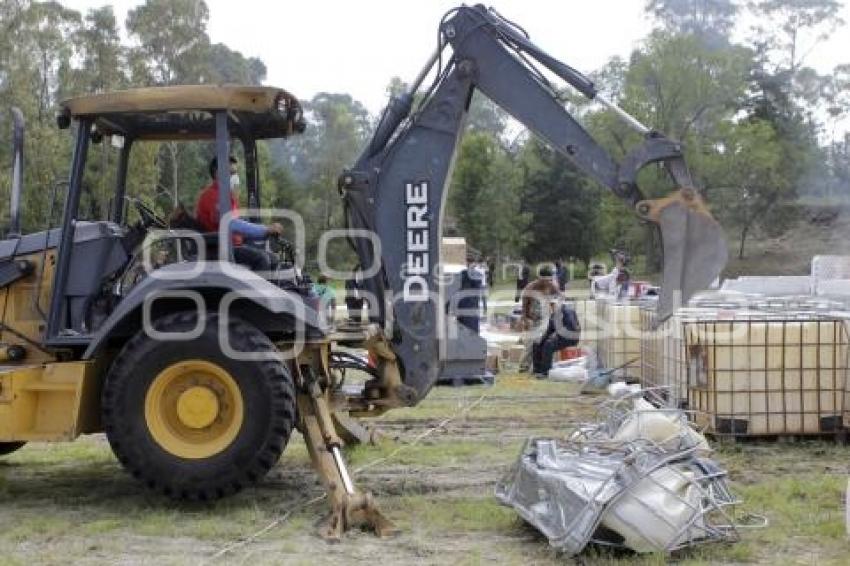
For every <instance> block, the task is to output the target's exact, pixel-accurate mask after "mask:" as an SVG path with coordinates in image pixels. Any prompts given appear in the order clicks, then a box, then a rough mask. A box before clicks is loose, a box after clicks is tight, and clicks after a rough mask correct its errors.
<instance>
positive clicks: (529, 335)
mask: <svg viewBox="0 0 850 566" xmlns="http://www.w3.org/2000/svg"><path fill="white" fill-rule="evenodd" d="M552 275H553V274H552V269H551V268H549V267H542V268H541V269H540V276H539V277H538V278H537V279H535V280H534V281H533V282H531V283H529V284H528V285H527V286H526V287H525V289H523V291H522V293H521V297H520V298H521V299H522V318H521V321H520V325H521V328H522V332H523V334H522V338H521V340H522V343H523V346H525V352H523V355H522V359H521V360H520V362H519V371H528V370H529V368H530V366H531V360H532V355H533V350H534V344H535V343H536V342H538V341H539V339H540V338H541V336H542V335H543V333H544V331H545V330H546V321H548V320H549V315H550V313H549V305H550V303H551V302H552V300H557V299H559V298H560V297H561V292H560V290H559V289H558V285H557V284H556V283H555V281H554V280H553V276H552ZM544 311H545V312H544Z"/></svg>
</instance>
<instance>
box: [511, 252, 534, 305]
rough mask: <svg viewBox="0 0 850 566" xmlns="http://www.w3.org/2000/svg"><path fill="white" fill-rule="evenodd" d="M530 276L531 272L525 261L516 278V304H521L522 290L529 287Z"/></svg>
mask: <svg viewBox="0 0 850 566" xmlns="http://www.w3.org/2000/svg"><path fill="white" fill-rule="evenodd" d="M530 275H531V270H530V269H529V268H528V264H527V263H525V260H523V261H522V264H521V266H520V268H519V271H518V272H517V276H516V295H515V296H514V302H517V303H518V302H519V299H520V296H521V295H522V290H523V289H525V287H526V286H527V285H528V278H529V276H530Z"/></svg>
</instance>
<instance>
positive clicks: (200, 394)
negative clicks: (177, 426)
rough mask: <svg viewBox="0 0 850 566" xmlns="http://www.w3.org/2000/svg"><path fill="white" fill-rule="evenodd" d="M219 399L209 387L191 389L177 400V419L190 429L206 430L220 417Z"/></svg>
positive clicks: (201, 386)
mask: <svg viewBox="0 0 850 566" xmlns="http://www.w3.org/2000/svg"><path fill="white" fill-rule="evenodd" d="M218 408H219V405H218V397H216V396H215V392H214V391H213V390H212V389H210V388H209V387H205V386H203V385H200V386H194V387H190V388H189V389H187V390H186V391H184V392H183V393H181V394H180V397H178V398H177V418H178V419H180V422H181V423H183V424H184V425H186V426H188V427H189V428H195V429H197V428H206V427H208V426H210V425H211V424H212V423H213V421H214V420H215V419H216V418H217V417H218Z"/></svg>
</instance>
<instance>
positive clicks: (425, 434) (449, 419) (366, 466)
mask: <svg viewBox="0 0 850 566" xmlns="http://www.w3.org/2000/svg"><path fill="white" fill-rule="evenodd" d="M486 397H487V393H482V394H481V397H479V398H478V399H476V400H475V401H473V402H472V403H470V404H469V405H465V406H463V407H461V408H460V409H459V410H458V411H457V412H456V413H455V414H453V415H452V416H450V417H447V418H445V419H443V420H442V421H440V422H439V423H437V424H435V425H434V426H432V427H431V428H429V429H428V430H426V431H424V432H421V433H420V434H418V435H416V436H415V437H414V438H413V440H411V441H410V442H408V443H406V444H402V445H401V446H399V447H398V448H396V449H395V450H393V451H392V452H390V453H389V454H387V455H386V456H383V457H381V458H376V459H375V460H372V461H371V462H369V463H367V464H363V465H362V466H360V467H359V468H357V469H355V470H354V471H353V472H351V474H352V475H355V476H356V475H357V474H359V473H360V472H362V471H365V470H368V469H369V468H374V467H375V466H377V465H378V464H382V463H384V462H386V461H387V460H391V459H393V458H395V457H396V456H398V455H399V454H400V453H401V452H404V451H405V450H409V449H411V448H413V447H414V446H416V445H417V444H419V443H420V442H422V441H423V440H425V439H426V438H428V437H429V436H431V435H432V434H434V433H435V432H437V431H438V430H440V429H441V428H444V427H445V426H446V425H448V424H449V423H451V422H452V421H454V420H457V419H459V418H461V417H464V416H466V415H467V414H469V412H470V411H471V410H472V409H474V408H475V407H476V406H477V405H479V404H480V403H481V402H482V401H483V400H484V399H485V398H486Z"/></svg>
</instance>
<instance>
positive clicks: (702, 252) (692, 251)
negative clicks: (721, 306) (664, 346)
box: [637, 188, 728, 321]
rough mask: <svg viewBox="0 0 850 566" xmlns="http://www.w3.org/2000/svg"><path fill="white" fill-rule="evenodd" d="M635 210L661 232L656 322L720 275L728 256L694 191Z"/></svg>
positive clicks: (643, 203) (718, 230) (719, 232)
mask: <svg viewBox="0 0 850 566" xmlns="http://www.w3.org/2000/svg"><path fill="white" fill-rule="evenodd" d="M637 211H638V213H639V214H640V215H641V216H643V217H644V218H645V219H647V220H650V221H652V222H654V223H656V224H657V225H658V226H659V228H660V230H661V241H662V247H663V251H664V272H663V274H662V278H661V296H660V297H659V299H658V315H659V316H658V320H659V321H663V320H665V319H666V318H667V317H669V316H670V315H671V314H673V312H675V310H676V309H677V308H678V307H679V306H682V305H684V304H685V303H687V301H688V299H690V298H691V297H692V296H693V295H694V293H697V292H698V291H701V290H703V289H706V288H708V286H709V285H711V283H712V282H713V281H714V280H715V279H716V278H717V277H718V276H719V275H720V272H721V271H722V270H723V267H724V266H725V265H726V260H727V256H728V248H727V246H726V238H725V237H724V236H723V230H722V228H721V227H720V224H718V222H717V220H715V219H714V217H713V216H712V215H711V213H710V212H709V211H708V208H706V206H705V203H704V202H703V200H702V197H701V196H700V195H699V193H697V191H695V190H694V189H690V188H683V189H679V190H678V191H674V192H673V193H671V194H670V195H668V196H666V197H664V198H660V199H655V200H646V201H641V202H639V203H638V205H637Z"/></svg>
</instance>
